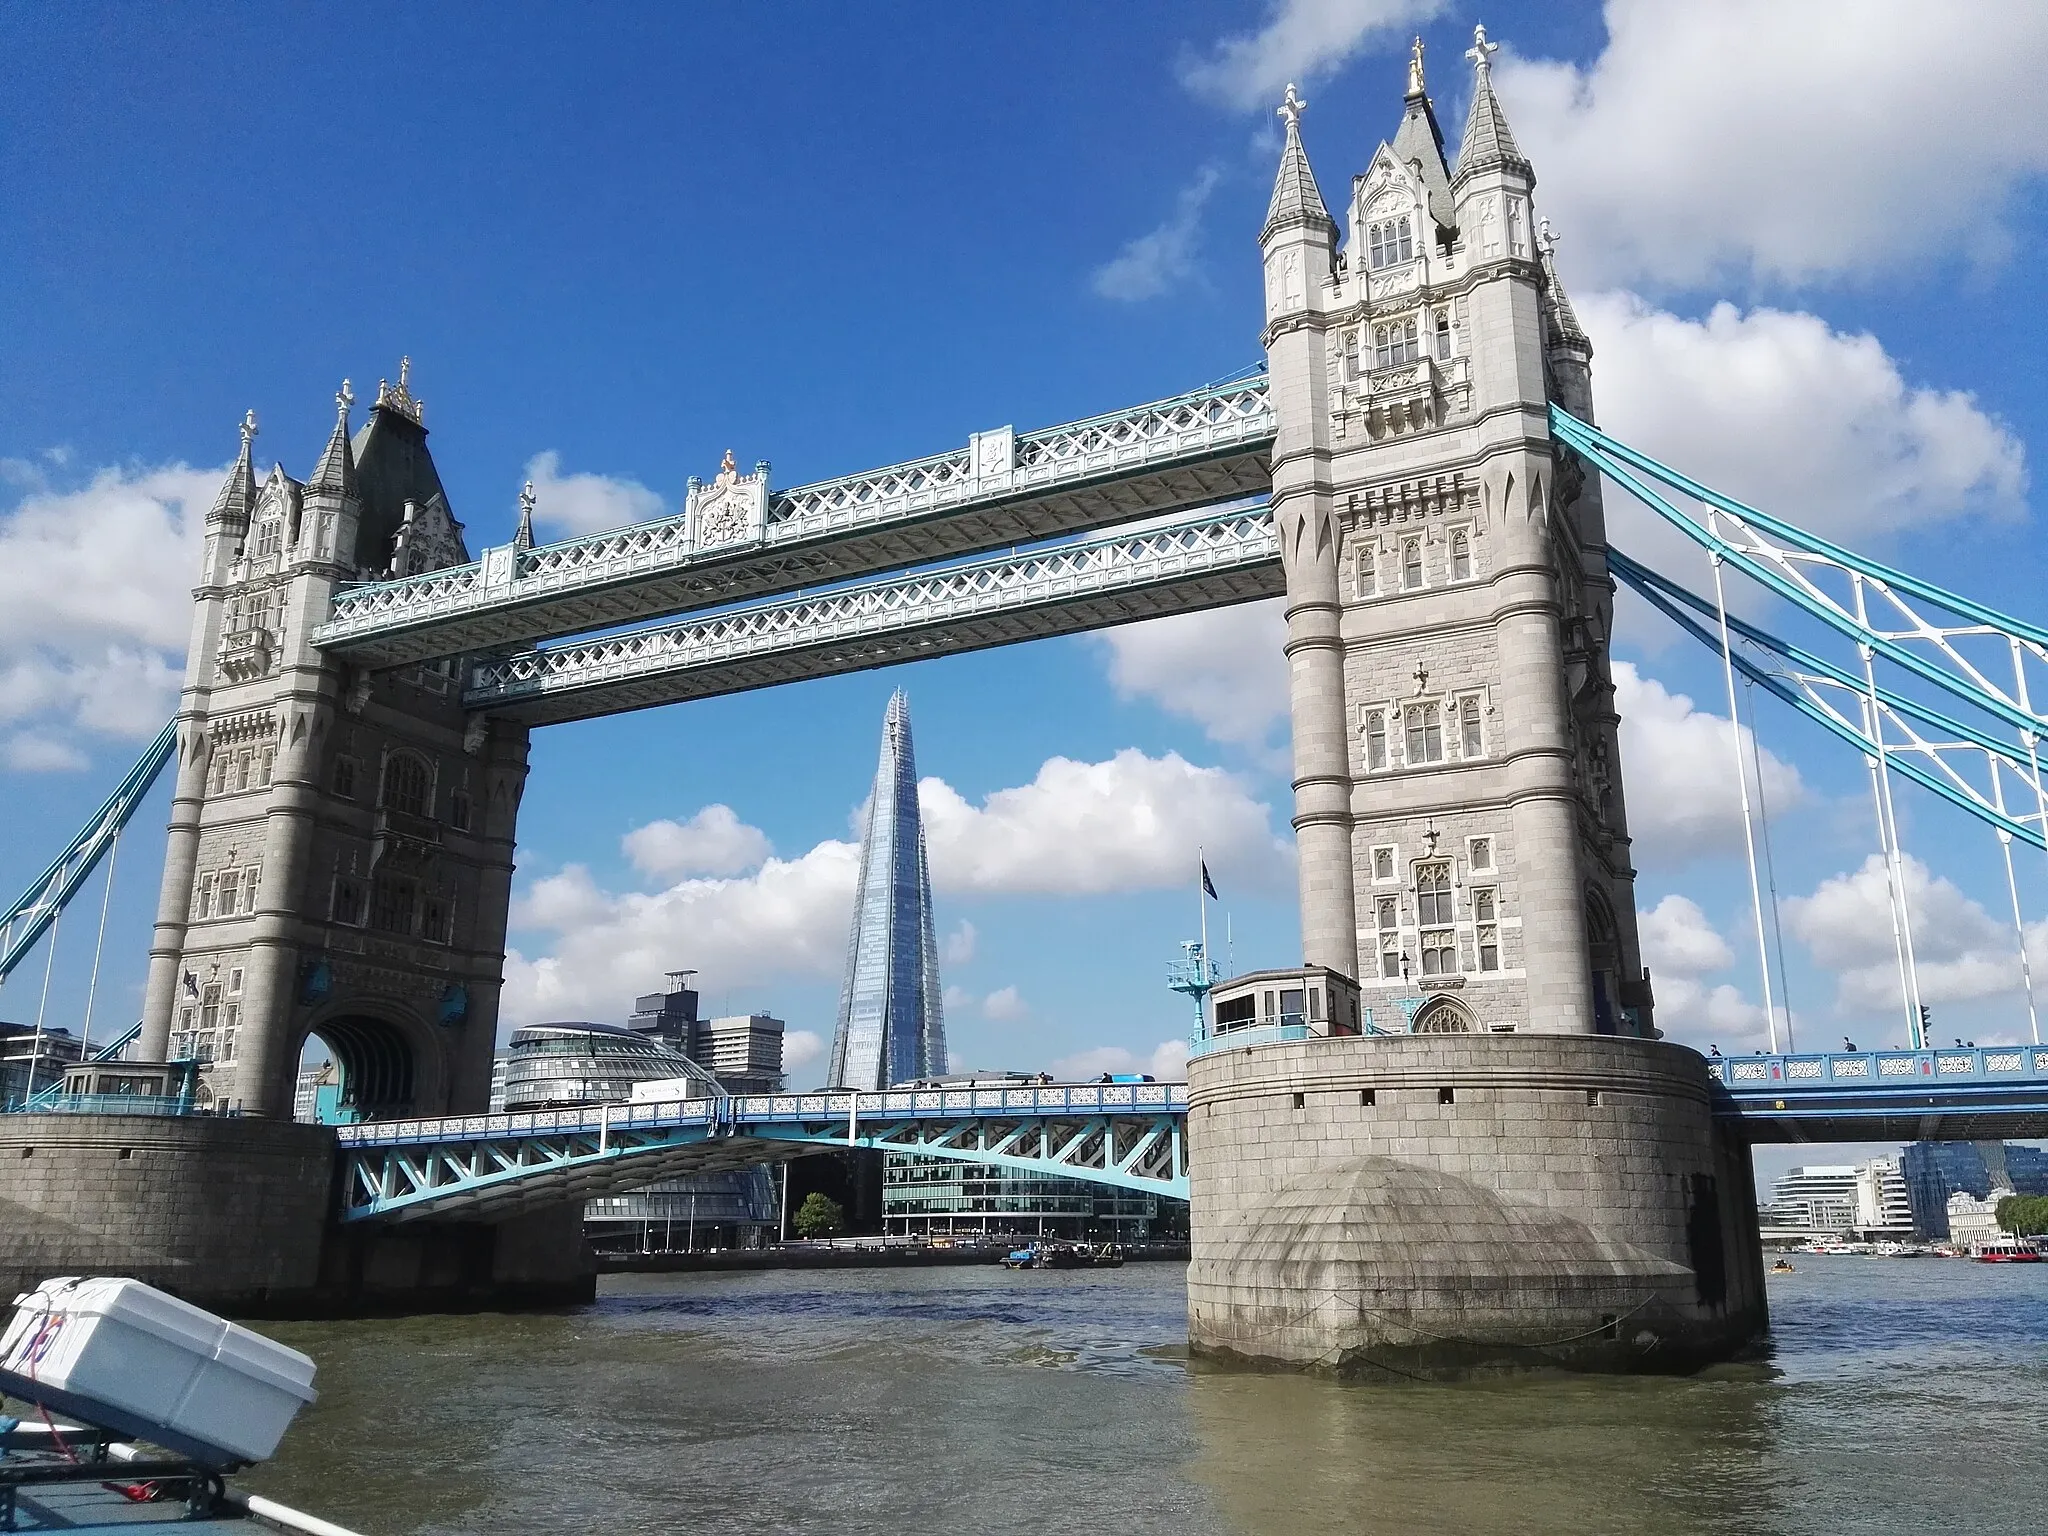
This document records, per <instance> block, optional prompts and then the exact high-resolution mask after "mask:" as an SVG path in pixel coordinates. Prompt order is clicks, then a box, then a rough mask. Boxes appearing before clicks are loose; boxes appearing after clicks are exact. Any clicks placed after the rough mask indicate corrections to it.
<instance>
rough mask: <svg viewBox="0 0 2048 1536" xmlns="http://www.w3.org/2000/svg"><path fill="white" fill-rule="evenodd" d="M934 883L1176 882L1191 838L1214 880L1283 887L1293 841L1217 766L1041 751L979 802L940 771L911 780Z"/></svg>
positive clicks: (964, 886)
mask: <svg viewBox="0 0 2048 1536" xmlns="http://www.w3.org/2000/svg"><path fill="white" fill-rule="evenodd" d="M918 804H919V806H920V808H921V809H922V811H923V813H924V825H925V842H926V845H927V847H928V850H929V853H930V858H931V871H932V883H933V884H934V885H936V886H937V887H939V888H940V889H941V890H947V891H972V892H982V893H1001V894H1006V895H1008V894H1032V895H1100V894H1104V893H1108V892H1114V891H1135V890H1156V889H1160V888H1163V887H1169V886H1175V885H1184V884H1186V883H1188V881H1189V880H1190V878H1191V877H1192V873H1193V872H1192V869H1191V862H1192V859H1193V855H1194V850H1195V848H1196V847H1197V846H1198V845H1199V846H1202V847H1205V848H1206V849H1207V850H1208V855H1207V856H1208V860H1209V867H1210V868H1211V869H1213V870H1215V871H1216V872H1217V875H1218V878H1230V879H1233V880H1235V881H1237V882H1238V883H1239V884H1242V885H1248V886H1253V887H1261V888H1267V889H1276V890H1278V889H1288V888H1291V887H1292V884H1293V858H1294V844H1293V840H1292V839H1291V838H1283V837H1280V836H1277V835H1276V834H1275V833H1274V831H1273V826H1272V811H1271V809H1270V808H1269V807H1268V806H1267V805H1265V804H1264V803H1263V802H1262V801H1259V800H1256V799H1254V798H1253V797H1252V795H1251V794H1250V793H1249V792H1248V791H1247V789H1246V788H1245V786H1244V784H1243V782H1242V781H1241V780H1240V779H1239V778H1238V777H1237V776H1236V775H1235V774H1232V773H1229V772H1226V771H1225V770H1223V769H1221V768H1200V767H1197V766H1195V765H1194V764H1193V763H1190V762H1188V761H1187V760H1186V759H1185V758H1183V757H1182V756H1181V755H1180V754H1179V753H1177V752H1169V753H1167V754H1165V755H1164V756H1162V757H1148V756H1147V755H1146V754H1144V753H1143V752H1140V751H1138V750H1137V749H1136V748H1135V747H1126V748H1125V749H1124V750H1123V751H1121V752H1119V753H1117V755H1116V756H1115V757H1113V758H1110V759H1108V760H1107V761H1106V762H1100V763H1078V762H1075V761H1074V760H1072V759H1071V758H1065V757H1053V758H1048V759H1047V760H1046V762H1045V764H1044V766H1043V767H1041V768H1040V769H1039V771H1038V776H1037V777H1036V778H1035V779H1033V780H1032V781H1031V783H1029V784H1024V785H1020V786H1018V787H1016V788H1013V789H1000V790H997V791H996V792H995V793H993V794H991V795H989V796H988V797H987V798H986V799H984V800H983V801H982V803H981V804H980V805H978V806H976V805H972V804H970V803H969V802H968V801H967V800H966V799H965V798H963V797H962V796H961V794H960V793H959V792H958V791H957V790H955V789H954V788H953V787H952V786H951V785H949V784H948V783H946V781H945V780H943V779H937V778H930V779H926V780H924V781H923V782H922V783H921V784H919V785H918Z"/></svg>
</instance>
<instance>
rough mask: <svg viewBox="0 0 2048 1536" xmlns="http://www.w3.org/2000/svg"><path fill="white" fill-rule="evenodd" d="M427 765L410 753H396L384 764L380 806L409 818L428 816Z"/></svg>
mask: <svg viewBox="0 0 2048 1536" xmlns="http://www.w3.org/2000/svg"><path fill="white" fill-rule="evenodd" d="M427 793H428V784H427V765H426V764H425V763H423V762H421V761H420V760H419V759H418V758H416V757H414V756H413V755H412V754H411V753H409V752H394V753H392V754H391V756H390V758H389V759H388V760H387V761H386V762H385V764H384V792H383V796H382V799H381V800H380V802H379V803H380V804H382V805H383V806H384V807H385V808H386V809H387V810H393V811H400V812H403V813H404V814H405V815H407V816H424V815H426V814H427Z"/></svg>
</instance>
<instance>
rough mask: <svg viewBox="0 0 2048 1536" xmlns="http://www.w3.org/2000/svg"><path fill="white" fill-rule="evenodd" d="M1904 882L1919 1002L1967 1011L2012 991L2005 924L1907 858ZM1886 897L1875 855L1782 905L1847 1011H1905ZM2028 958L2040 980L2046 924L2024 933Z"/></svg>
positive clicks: (2014, 961)
mask: <svg viewBox="0 0 2048 1536" xmlns="http://www.w3.org/2000/svg"><path fill="white" fill-rule="evenodd" d="M1904 874H1905V887H1906V914H1907V916H1908V918H1909V919H1910V920H1911V923H1912V928H1913V957H1914V963H1915V969H1916V970H1917V972H1918V976H1919V983H1920V998H1921V1001H1922V1002H1924V1003H1928V1004H1936V1003H1962V1002H1974V1001H1976V1000H1978V999H1980V998H1987V997H1997V996H2001V995H2003V994H2006V993H2010V992H2015V991H2017V990H2019V986H2020V960H2019V944H2018V940H2017V938H2016V936H2015V935H2014V933H2013V931H2012V928H2011V925H2010V924H2007V923H2004V922H2001V921H1999V920H1998V919H1997V918H1994V917H1993V916H1992V915H1991V914H1990V913H1989V912H1987V911H1986V910H1985V909H1984V908H1983V907H1982V906H1981V905H1979V904H1978V903H1977V902H1976V901H1975V900H1973V899H1972V898H1970V897H1969V896H1967V895H1965V894H1964V893H1963V891H1962V890H1961V889H1960V888H1958V887H1957V886H1956V884H1955V883H1954V882H1953V881H1951V880H1950V879H1948V878H1947V877H1946V876H1936V875H1934V874H1933V872H1932V871H1930V870H1929V869H1928V867H1927V866H1926V865H1925V864H1924V863H1922V862H1921V861H1920V860H1919V859H1916V858H1914V857H1913V856H1912V855H1910V854H1908V855H1907V856H1906V858H1905V860H1904ZM1890 892H1891V887H1890V883H1889V881H1888V880H1887V878H1886V875H1885V864H1884V858H1883V856H1882V855H1880V854H1872V855H1871V856H1870V857H1869V858H1868V859H1866V860H1865V861H1864V862H1863V865H1862V867H1861V868H1858V869H1854V870H1850V871H1847V872H1845V873H1843V874H1839V875H1835V876H1833V877H1831V878H1830V879H1827V880H1824V881H1822V882H1821V883H1820V885H1819V886H1818V887H1817V888H1816V889H1815V890H1814V892H1813V894H1812V895H1811V896H1798V897H1793V898H1792V899H1791V900H1789V901H1787V902H1786V903H1785V926H1786V927H1788V928H1790V929H1791V930H1792V932H1793V934H1794V935H1795V936H1796V937H1797V938H1798V939H1799V940H1800V941H1801V942H1802V943H1803V944H1805V945H1806V947H1807V950H1808V952H1809V953H1811V954H1812V956H1813V958H1814V960H1815V961H1816V962H1817V963H1818V964H1819V965H1821V966H1822V967H1824V968H1825V969H1827V970H1830V971H1833V972H1834V973H1835V1001H1836V1005H1837V1006H1838V1007H1839V1008H1841V1009H1843V1010H1845V1011H1895V1010H1899V1009H1902V1008H1903V1007H1904V1002H1903V995H1902V992H1901V989H1900V984H1899V966H1898V950H1897V947H1896V945H1895V944H1894V942H1893V939H1892V906H1891V894H1890ZM2027 954H2028V957H2029V959H2030V960H2031V961H2032V963H2033V966H2034V969H2035V973H2036V974H2037V975H2038V974H2041V967H2042V964H2043V962H2044V961H2048V923H2035V924H2030V925H2029V926H2028V928H2027Z"/></svg>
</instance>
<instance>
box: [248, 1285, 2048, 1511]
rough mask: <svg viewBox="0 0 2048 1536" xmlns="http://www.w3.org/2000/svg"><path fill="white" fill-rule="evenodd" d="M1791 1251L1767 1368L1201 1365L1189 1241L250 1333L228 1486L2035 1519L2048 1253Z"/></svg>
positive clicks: (2042, 1436)
mask: <svg viewBox="0 0 2048 1536" xmlns="http://www.w3.org/2000/svg"><path fill="white" fill-rule="evenodd" d="M1795 1262H1796V1263H1797V1265H1798V1269H1797V1272H1796V1273H1794V1274H1790V1275H1780V1276H1774V1277H1773V1278H1772V1280H1771V1301H1772V1315H1773V1340H1772V1346H1771V1350H1770V1353H1769V1356H1768V1359H1766V1360H1764V1361H1761V1362H1758V1363H1755V1364H1748V1365H1741V1366H1730V1367H1724V1368H1720V1369H1717V1370H1715V1371H1713V1372H1710V1373H1708V1374H1706V1375H1703V1376H1698V1377H1693V1378H1689V1379H1675V1380H1674V1379H1666V1378H1655V1377H1649V1378H1626V1379H1622V1378H1611V1377H1604V1378H1603V1377H1566V1378H1548V1379H1541V1380H1537V1379H1518V1380H1512V1381H1507V1382H1492V1383H1487V1384H1480V1385H1465V1386H1440V1385H1437V1386H1408V1387H1386V1386H1347V1385H1344V1384H1341V1383H1337V1382H1332V1381H1326V1380H1318V1379H1310V1378H1302V1377H1293V1376H1272V1375H1255V1374H1245V1373H1239V1372H1228V1371H1219V1370H1213V1369H1209V1368H1206V1367H1204V1366H1200V1365H1192V1364H1190V1363H1189V1361H1188V1360H1187V1358H1186V1352H1185V1349H1184V1339H1185V1317H1184V1312H1183V1308H1184V1305H1185V1300H1184V1293H1183V1289H1182V1277H1183V1273H1184V1271H1183V1269H1182V1267H1181V1266H1180V1265H1175V1264H1147V1265H1133V1266H1130V1267H1128V1268H1126V1269H1123V1270H1117V1271H1108V1272H1102V1273H1025V1274H1012V1273H1009V1272H1007V1271H1004V1270H1001V1269H998V1268H996V1267H994V1266H991V1267H989V1268H986V1269H980V1268H974V1269H957V1268H949V1269H931V1270H914V1271H892V1270H867V1271H850V1272H847V1271H842V1272H833V1273H804V1272H790V1271H783V1272H772V1273H765V1274H727V1275H664V1276H617V1277H612V1278H609V1279H607V1280H606V1281H605V1282H604V1284H603V1291H602V1294H601V1295H600V1298H599V1300H598V1301H597V1302H596V1303H595V1304H594V1305H592V1306H590V1307H586V1308H580V1309H577V1310H575V1311H571V1312H559V1313H548V1314H531V1315H487V1316H477V1317H455V1318H447V1317H422V1318H408V1319H402V1320H390V1321H364V1322H346V1323H316V1324H269V1325H265V1326H264V1331H265V1332H267V1333H270V1334H272V1335H273V1336H275V1337H277V1338H280V1339H282V1340H284V1341H285V1342H287V1343H290V1344H292V1345H294V1346H296V1347H298V1348H300V1349H303V1350H306V1351H307V1352H308V1353H310V1354H311V1355H312V1356H313V1357H314V1359H315V1360H317V1361H318V1362H319V1367H320V1375H319V1379H318V1382H317V1385H318V1387H319V1389H320V1394H321V1395H320V1400H319V1402H318V1403H317V1404H316V1405H315V1406H314V1407H312V1408H311V1409H309V1410H308V1411H307V1412H305V1413H304V1414H302V1415H301V1416H300V1419H299V1421H298V1423H297V1424H296V1425H295V1426H294V1427H293V1429H292V1431H291V1434H290V1435H289V1437H288V1438H287V1439H286V1441H285V1444H284V1446H283V1448H282V1449H281V1451H280V1452H279V1455H278V1458H277V1460H276V1461H274V1462H272V1463H271V1464H269V1465H267V1466H265V1467H262V1468H259V1469H257V1470H256V1471H255V1472H253V1473H251V1474H250V1475H248V1476H247V1477H245V1478H243V1479H238V1481H239V1482H241V1483H242V1484H243V1485H244V1486H247V1487H250V1488H252V1489H255V1490H258V1491H261V1492H266V1493H269V1494H271V1495H273V1496H274V1497H277V1498H281V1499H283V1500H284V1501H285V1502H287V1503H290V1504H294V1505H296V1506H298V1507H299V1508H302V1509H306V1510H308V1511H311V1512H314V1513H317V1514H320V1515H323V1516H325V1517H326V1518H328V1519H332V1520H337V1521H340V1522H342V1523H344V1524H347V1525H351V1526H354V1527H356V1528H358V1529H360V1530H362V1531H364V1532H367V1533H372V1536H384V1533H394V1536H395V1533H399V1532H411V1531H421V1532H486V1533H491V1536H517V1533H524V1532H536V1533H538V1532H548V1533H560V1532H564V1531H582V1530H592V1529H597V1528H600V1527H602V1528H605V1529H608V1530H613V1531H621V1532H639V1531H690V1532H696V1531H703V1532H717V1533H731V1532H757V1531H760V1532H765V1531H792V1532H794V1531H804V1532H812V1531H816V1532H846V1533H865V1532H878V1533H880V1532H886V1533H889V1536H906V1533H917V1532H926V1531H930V1532H962V1531H965V1532H981V1531H1002V1532H1014V1531H1033V1532H1066V1531H1090V1532H1101V1531H1108V1532H1116V1533H1119V1536H1124V1533H1130V1536H1150V1533H1154V1532H1157V1533H1168V1532H1171V1533H1176V1536H1188V1533H1202V1536H1207V1533H1218V1536H1223V1533H1229V1536H1239V1533H1249V1536H1265V1533H1276V1536H1277V1533H1288V1536H1297V1533H1321V1532H1354V1531H1375V1532H1380V1531H1384V1532H1406V1531H1428V1532H1466V1531H1513V1532H1523V1531H1531V1532H1536V1531H1560V1532H1563V1531H1570V1532H1577V1533H1584V1532H1597V1531H1657V1532H1690V1531H1701V1532H1706V1531H1714V1532H1779V1531H1785V1532H1792V1531H1797V1532H1832V1531H1845V1532H1886V1533H1889V1532H1924V1531H1929V1530H1933V1529H1937V1528H1947V1529H1972V1528H1975V1529H1985V1530H2008V1531H2012V1530H2028V1529H2038V1528H2040V1526H2041V1524H2042V1523H2043V1521H2044V1519H2048V1459H2044V1458H2043V1457H2042V1455H2041V1451H2042V1447H2043V1445H2044V1443H2048V1265H2043V1266H2038V1267H2036V1266H2021V1267H2009V1266H1987V1265H1980V1264H1970V1263H1965V1262H1960V1261H1954V1260H1942V1259H1931V1258H1930V1259H1917V1260H1911V1261H1901V1260H1879V1259H1865V1258H1823V1257H1816V1256H1808V1255H1805V1254H1801V1255H1798V1256H1796V1259H1795Z"/></svg>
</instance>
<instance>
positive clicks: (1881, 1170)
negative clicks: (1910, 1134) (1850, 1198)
mask: <svg viewBox="0 0 2048 1536" xmlns="http://www.w3.org/2000/svg"><path fill="white" fill-rule="evenodd" d="M1851 1228H1852V1230H1853V1231H1854V1232H1855V1233H1856V1235H1857V1236H1858V1237H1862V1238H1906V1237H1911V1236H1912V1235H1913V1203H1912V1201H1911V1200H1910V1199H1909V1198H1908V1197H1907V1194H1906V1180H1905V1178H1904V1176H1903V1175H1901V1173H1900V1172H1899V1160H1898V1159H1897V1158H1895V1157H1879V1158H1873V1159H1872V1160H1871V1161H1869V1162H1867V1163H1865V1164H1864V1165H1863V1166H1862V1167H1860V1168H1858V1169H1857V1170H1856V1218H1855V1220H1854V1221H1853V1222H1852V1223H1851Z"/></svg>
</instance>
